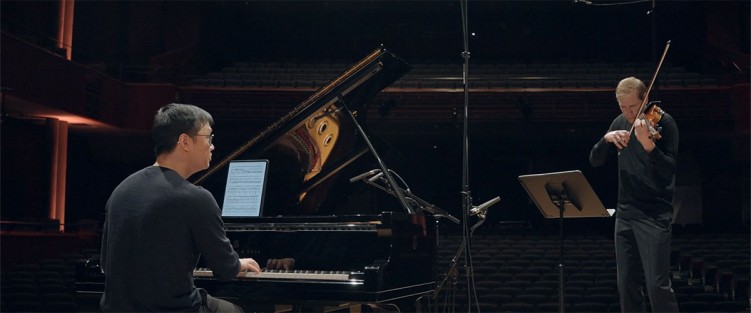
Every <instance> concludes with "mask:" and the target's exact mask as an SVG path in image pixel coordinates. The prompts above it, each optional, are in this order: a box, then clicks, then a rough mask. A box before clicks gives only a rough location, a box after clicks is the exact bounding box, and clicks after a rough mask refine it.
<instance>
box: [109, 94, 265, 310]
mask: <svg viewBox="0 0 751 313" xmlns="http://www.w3.org/2000/svg"><path fill="white" fill-rule="evenodd" d="M212 124H213V119H212V117H211V115H210V114H209V113H208V112H206V111H205V110H203V109H200V108H198V107H196V106H193V105H186V104H175V103H173V104H168V105H166V106H164V107H162V108H160V109H159V110H158V112H157V113H156V115H155V116H154V121H153V127H152V136H153V140H154V144H155V146H154V152H155V155H156V162H155V163H154V164H153V165H151V166H148V167H146V168H144V169H141V170H139V171H137V172H135V173H134V174H132V175H130V176H129V177H128V178H126V179H125V180H123V181H122V182H121V183H120V185H119V186H117V187H116V188H115V190H114V191H113V192H112V194H111V196H110V198H109V200H108V201H107V204H106V210H107V216H106V220H105V224H104V229H103V234H102V250H101V266H102V271H103V273H104V274H105V288H104V294H103V295H102V299H101V301H100V306H101V309H102V311H104V312H142V311H152V312H168V311H181V312H191V311H192V312H217V311H221V312H233V311H235V312H240V311H241V309H240V307H239V306H237V305H235V304H233V303H231V302H229V301H226V300H222V299H219V298H216V297H212V296H211V295H209V294H208V293H207V292H206V291H205V290H204V289H201V288H197V287H196V286H195V284H194V281H193V270H194V268H195V266H196V262H197V261H198V258H199V256H202V257H203V259H204V261H205V262H206V264H207V266H208V267H209V268H211V270H212V271H213V276H214V277H215V278H217V279H223V280H228V279H232V278H235V277H236V276H237V275H238V274H239V273H240V271H253V272H260V268H259V265H258V263H257V262H256V261H255V260H253V259H251V258H239V256H238V254H237V253H236V252H235V250H234V249H233V247H232V245H231V244H230V241H229V240H228V239H227V236H226V233H225V230H224V225H223V222H222V219H221V216H220V209H219V206H218V205H217V202H216V200H215V199H214V197H213V196H212V194H211V193H210V192H209V191H207V190H205V189H203V188H201V187H198V186H196V185H194V184H192V183H190V182H189V181H188V180H187V178H188V177H190V176H191V175H193V174H195V173H196V172H198V171H201V170H204V169H206V168H208V166H209V163H210V161H211V155H212V151H213V150H214V145H213V143H212V139H213V138H214V135H213V133H212Z"/></svg>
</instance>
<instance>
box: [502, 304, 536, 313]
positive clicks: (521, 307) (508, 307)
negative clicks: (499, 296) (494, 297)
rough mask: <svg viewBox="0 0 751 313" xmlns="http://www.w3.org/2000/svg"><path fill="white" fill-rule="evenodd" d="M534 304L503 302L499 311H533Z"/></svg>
mask: <svg viewBox="0 0 751 313" xmlns="http://www.w3.org/2000/svg"><path fill="white" fill-rule="evenodd" d="M534 311H535V305H533V304H529V303H515V302H512V303H505V304H503V305H501V312H534Z"/></svg>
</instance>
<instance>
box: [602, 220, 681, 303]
mask: <svg viewBox="0 0 751 313" xmlns="http://www.w3.org/2000/svg"><path fill="white" fill-rule="evenodd" d="M671 222H672V214H671V213H669V212H668V213H664V214H662V215H659V216H657V217H656V218H645V219H635V220H626V219H621V218H616V220H615V257H616V262H617V268H618V271H617V272H618V292H619V294H620V300H621V312H623V313H627V312H646V311H647V310H646V307H645V305H644V296H643V295H642V291H641V286H642V279H641V278H642V274H643V277H644V280H645V283H646V284H645V285H646V289H647V290H646V292H647V294H648V295H649V300H650V304H651V307H652V312H654V313H657V312H678V301H677V300H676V298H675V294H674V293H673V288H672V287H671V282H670V239H671V237H672V226H671V224H670V223H671Z"/></svg>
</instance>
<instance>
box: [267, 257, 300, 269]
mask: <svg viewBox="0 0 751 313" xmlns="http://www.w3.org/2000/svg"><path fill="white" fill-rule="evenodd" d="M266 268H267V269H270V270H291V269H294V268H295V259H293V258H284V259H269V260H268V261H266Z"/></svg>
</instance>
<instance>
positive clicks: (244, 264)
mask: <svg viewBox="0 0 751 313" xmlns="http://www.w3.org/2000/svg"><path fill="white" fill-rule="evenodd" d="M240 271H241V272H247V271H251V272H256V273H260V272H261V267H260V266H259V265H258V262H256V260H253V259H250V258H248V259H240Z"/></svg>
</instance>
